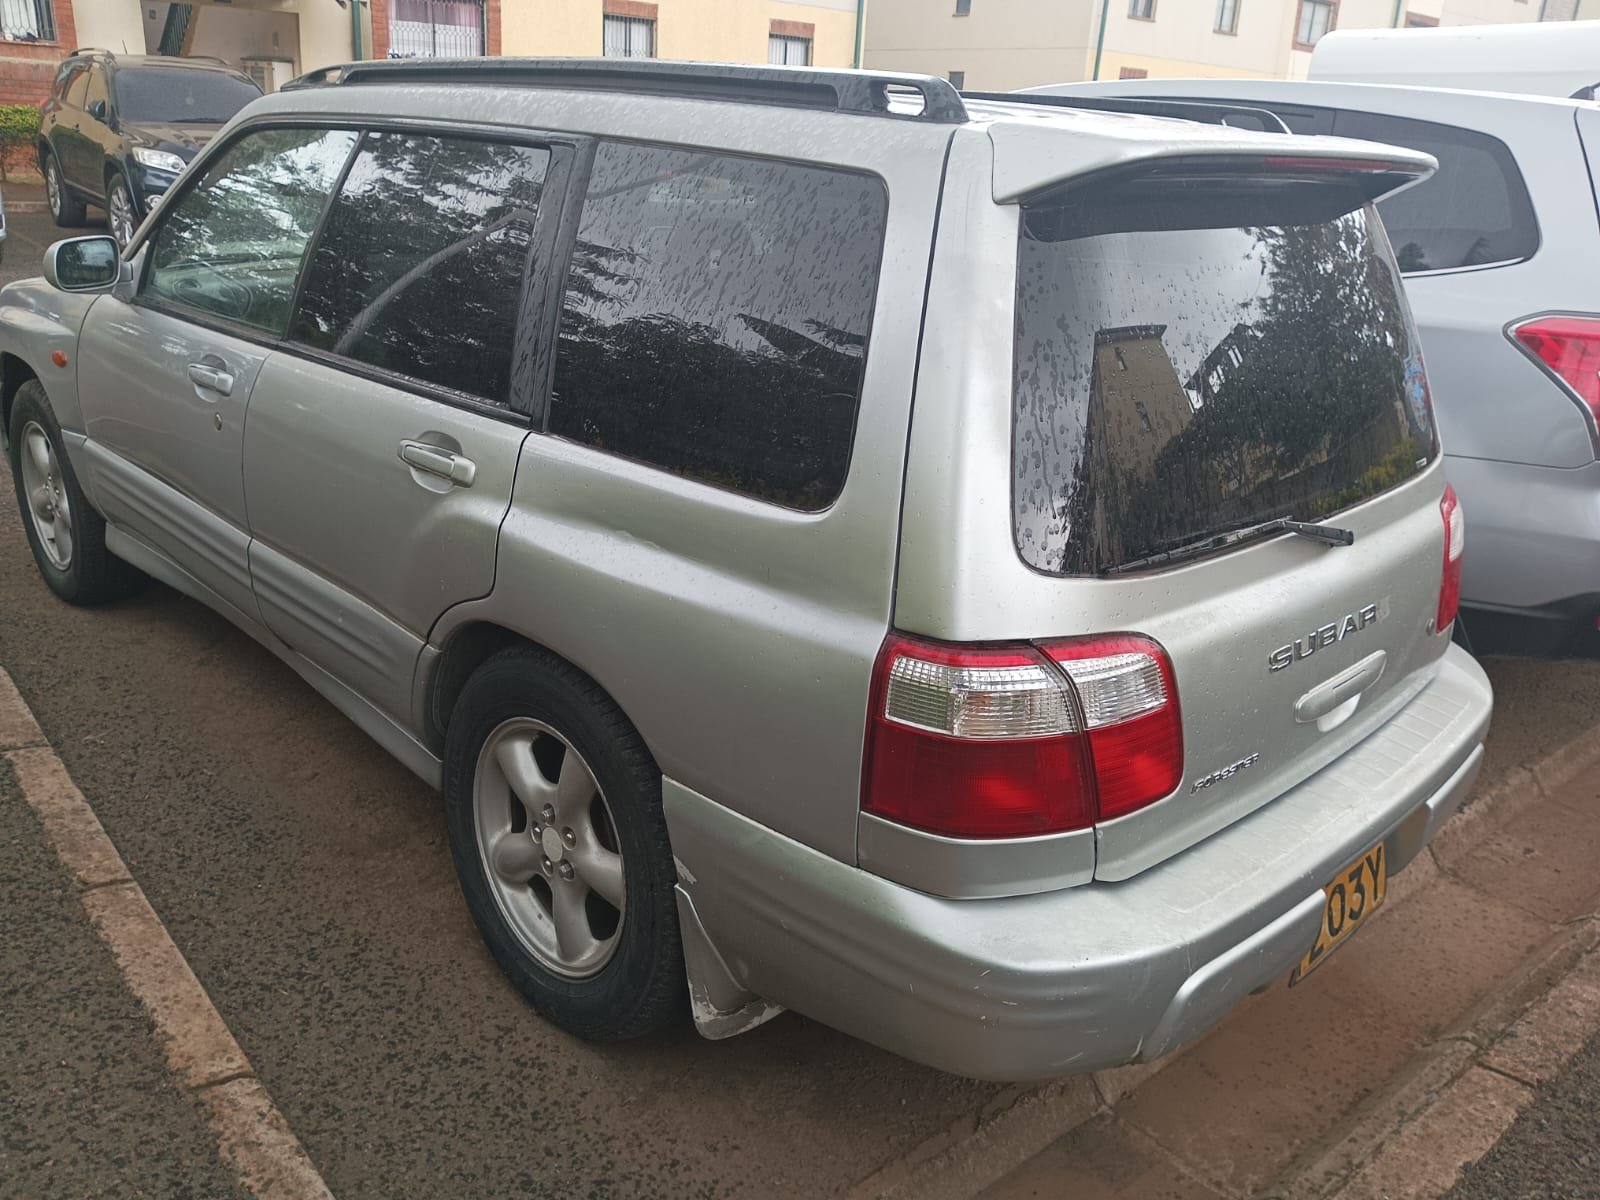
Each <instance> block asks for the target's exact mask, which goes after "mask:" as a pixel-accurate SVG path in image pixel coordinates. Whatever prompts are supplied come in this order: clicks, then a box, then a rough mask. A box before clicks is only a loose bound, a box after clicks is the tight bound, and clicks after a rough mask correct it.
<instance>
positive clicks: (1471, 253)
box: [1333, 111, 1539, 274]
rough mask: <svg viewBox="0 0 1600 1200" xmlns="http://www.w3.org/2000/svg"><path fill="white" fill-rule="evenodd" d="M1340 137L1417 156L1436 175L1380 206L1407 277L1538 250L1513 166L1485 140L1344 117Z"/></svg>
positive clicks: (1423, 125)
mask: <svg viewBox="0 0 1600 1200" xmlns="http://www.w3.org/2000/svg"><path fill="white" fill-rule="evenodd" d="M1333 131H1334V133H1335V134H1337V135H1338V136H1339V137H1348V138H1364V139H1366V140H1367V141H1373V142H1387V143H1389V144H1390V145H1394V146H1406V147H1409V148H1410V149H1412V150H1421V151H1423V152H1424V153H1426V154H1431V155H1433V156H1434V157H1435V158H1437V159H1438V160H1439V169H1438V171H1437V172H1435V173H1434V174H1433V175H1432V176H1431V177H1429V178H1427V179H1425V180H1423V181H1422V182H1421V183H1419V184H1417V185H1416V186H1415V187H1413V188H1407V189H1406V190H1405V191H1403V192H1400V193H1399V194H1398V195H1395V196H1391V197H1389V198H1388V199H1387V200H1382V201H1380V202H1379V203H1378V213H1379V215H1380V216H1382V217H1383V224H1384V228H1386V229H1387V230H1388V231H1389V240H1390V241H1391V242H1392V243H1393V244H1394V253H1395V258H1396V259H1398V260H1399V263H1400V270H1401V271H1403V272H1405V273H1406V274H1413V273H1415V272H1419V271H1448V270H1457V269H1460V268H1462V267H1485V266H1491V265H1495V264H1499V263H1511V262H1521V261H1522V260H1523V259H1526V258H1531V257H1533V252H1534V251H1535V250H1537V249H1538V248H1539V224H1538V222H1537V221H1536V220H1535V219H1534V215H1533V201H1532V200H1531V199H1529V197H1528V187H1527V184H1525V183H1523V181H1522V172H1521V171H1519V170H1517V161H1516V159H1515V158H1514V157H1512V154H1511V151H1510V150H1508V149H1507V148H1506V145H1505V143H1504V142H1502V141H1500V140H1499V139H1497V138H1492V137H1490V136H1489V135H1488V134H1484V133H1477V132H1474V131H1473V130H1470V129H1457V128H1456V127H1454V126H1452V125H1439V124H1435V123H1434V122H1432V121H1413V120H1410V119H1409V118H1406V117H1389V116H1384V115H1381V114H1379V113H1365V112H1350V111H1341V112H1340V113H1339V115H1338V117H1337V118H1336V119H1335V121H1334V123H1333Z"/></svg>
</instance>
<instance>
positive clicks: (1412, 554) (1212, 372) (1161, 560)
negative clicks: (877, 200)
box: [1012, 157, 1448, 879]
mask: <svg viewBox="0 0 1600 1200" xmlns="http://www.w3.org/2000/svg"><path fill="white" fill-rule="evenodd" d="M1369 182H1370V181H1362V185H1358V184H1357V182H1355V181H1354V180H1352V178H1351V177H1350V175H1349V174H1348V173H1345V172H1341V171H1338V170H1333V171H1330V170H1328V168H1327V164H1326V163H1321V162H1318V161H1316V160H1313V159H1302V158H1298V157H1286V158H1279V159H1276V160H1269V161H1266V162H1263V161H1259V160H1258V161H1256V162H1254V163H1237V162H1232V163H1221V162H1215V163H1208V164H1204V165H1199V166H1197V165H1196V164H1195V163H1194V162H1193V161H1192V160H1191V161H1190V162H1189V163H1186V164H1180V165H1179V166H1177V167H1176V168H1162V169H1156V170H1147V171H1144V172H1141V173H1136V174H1134V175H1132V176H1130V175H1128V174H1126V173H1123V174H1119V175H1116V176H1112V177H1108V178H1106V179H1103V180H1098V181H1090V182H1089V183H1088V184H1086V185H1078V186H1075V187H1073V188H1071V189H1070V190H1067V191H1058V192H1048V193H1045V194H1043V195H1041V196H1038V197H1035V198H1032V199H1030V200H1028V201H1025V202H1024V204H1023V218H1022V227H1021V233H1020V251H1019V259H1018V263H1019V265H1018V272H1019V274H1018V282H1017V308H1018V312H1017V323H1016V328H1017V344H1016V356H1015V380H1014V383H1015V426H1014V445H1013V463H1014V479H1013V492H1012V508H1013V514H1012V515H1013V530H1014V534H1015V538H1016V544H1017V549H1018V551H1019V552H1020V554H1021V556H1022V558H1023V560H1024V561H1025V562H1026V563H1027V564H1028V565H1029V566H1030V567H1031V568H1033V570H1034V571H1036V572H1039V573H1042V574H1044V575H1047V576H1052V577H1054V578H1055V579H1056V580H1057V581H1058V588H1059V593H1058V600H1057V602H1056V604H1055V605H1054V606H1053V607H1054V612H1053V613H1050V614H1048V615H1046V614H1041V615H1040V624H1039V627H1038V634H1037V636H1041V637H1048V636H1056V635H1061V634H1068V633H1077V632H1083V631H1084V630H1083V629H1082V626H1081V622H1082V620H1083V614H1084V612H1085V611H1086V601H1087V609H1088V610H1090V611H1092V610H1100V611H1101V612H1104V613H1106V614H1111V613H1115V614H1117V616H1116V617H1110V616H1109V615H1108V616H1107V617H1106V618H1105V619H1108V620H1117V621H1118V625H1120V626H1121V627H1122V628H1126V629H1131V630H1136V631H1138V632H1140V633H1144V634H1148V635H1150V636H1152V637H1154V638H1155V639H1157V640H1158V641H1160V642H1161V643H1162V644H1163V646H1164V647H1165V648H1166V650H1167V652H1168V654H1169V655H1170V657H1171V660H1172V664H1173V669H1174V673H1175V677H1176V684H1177V690H1178V698H1179V703H1180V706H1181V712H1182V721H1183V731H1184V758H1185V761H1184V774H1183V780H1182V782H1181V784H1180V785H1179V788H1178V789H1177V791H1176V792H1174V793H1173V794H1172V795H1170V796H1169V797H1168V798H1166V799H1164V800H1162V801H1159V802H1157V803H1156V804H1154V805H1152V806H1150V807H1148V808H1144V809H1141V810H1139V811H1137V812H1134V813H1131V814H1129V815H1127V816H1123V817H1119V818H1116V819H1113V820H1109V821H1103V822H1101V823H1100V824H1099V825H1098V826H1097V838H1098V854H1097V862H1098V866H1097V871H1096V874H1097V876H1098V877H1100V878H1107V879H1119V878H1125V877H1127V876H1129V875H1131V874H1133V873H1135V872H1137V871H1139V870H1142V869H1144V868H1146V867H1148V866H1150V865H1152V864H1154V863H1156V862H1159V861H1160V860H1161V859H1163V858H1165V857H1167V856H1168V855H1170V854H1172V853H1174V852H1176V851H1177V850H1180V849H1182V848H1184V847H1185V846H1187V845H1190V844H1192V843H1193V842H1195V841H1197V840H1199V839H1200V838H1202V837H1204V836H1206V835H1208V834H1210V833H1212V832H1214V831H1215V830H1217V829H1219V828H1221V827H1223V826H1224V825H1226V824H1228V823H1229V822H1231V821H1233V820H1235V819H1237V818H1238V817H1239V816H1241V815H1243V814H1245V813H1247V812H1250V811H1252V810H1253V809H1255V808H1258V807H1260V805H1262V804H1264V803H1266V802H1268V801H1269V800H1271V799H1272V798H1273V797H1275V796H1277V795H1279V794H1281V793H1282V792H1284V791H1286V790H1287V789H1289V788H1290V787H1292V786H1294V785H1295V784H1296V783H1299V782H1300V781H1301V780H1303V779H1305V778H1306V777H1307V776H1309V775H1310V774H1311V773H1313V772H1314V771H1316V770H1318V769H1319V768H1321V767H1322V766H1324V765H1326V764H1327V763H1328V762H1329V761H1331V760H1332V759H1333V758H1335V757H1336V756H1337V755H1339V754H1340V753H1342V752H1343V751H1344V750H1346V749H1348V748H1349V747H1350V746H1352V745H1353V744H1354V743H1355V742H1356V741H1358V740H1359V739H1360V738H1361V737H1363V736H1365V735H1366V734H1367V733H1370V732H1371V731H1372V730H1373V729H1375V728H1376V727H1377V726H1378V725H1379V724H1381V723H1382V722H1383V721H1384V720H1386V719H1388V718H1389V717H1392V716H1393V715H1394V713H1395V711H1396V710H1397V709H1398V708H1399V707H1400V706H1401V705H1402V704H1404V703H1405V701H1406V700H1407V699H1409V698H1410V697H1412V696H1414V695H1415V693H1416V692H1417V691H1418V690H1419V689H1420V688H1421V687H1422V686H1423V684H1424V683H1425V682H1426V680H1427V678H1428V677H1429V676H1430V675H1431V673H1432V670H1433V668H1434V666H1435V664H1436V662H1437V660H1438V658H1439V656H1440V655H1442V654H1443V652H1444V650H1445V648H1446V646H1447V644H1448V637H1447V636H1446V635H1444V634H1440V633H1438V632H1437V631H1436V630H1435V629H1434V628H1433V626H1434V621H1435V617H1436V614H1437V612H1438V605H1439V599H1440V583H1441V575H1442V570H1443V563H1444V542H1445V529H1444V521H1443V519H1442V514H1441V510H1440V499H1441V493H1442V492H1443V488H1444V484H1443V479H1442V477H1441V475H1440V472H1439V469H1438V467H1437V465H1436V463H1437V460H1438V455H1439V450H1438V442H1437V439H1436V437H1435V434H1434V427H1433V419H1432V413H1431V410H1430V407H1429V403H1428V398H1427V390H1426V383H1425V379H1424V375H1423V368H1422V360H1421V355H1420V350H1419V348H1418V345H1417V340H1416V333H1415V329H1414V328H1413V326H1412V322H1411V317H1410V313H1409V310H1408V309H1407V307H1406V303H1405V299H1404V294H1403V292H1402V290H1401V285H1400V278H1399V274H1398V271H1397V269H1396V267H1395V264H1394V260H1393V256H1392V254H1391V252H1390V249H1389V246H1388V243H1387V241H1386V239H1385V238H1384V235H1383V232H1382V228H1381V225H1380V224H1379V222H1378V220H1377V218H1376V215H1375V214H1374V212H1373V210H1372V207H1371V203H1370V200H1369V196H1370V194H1371V193H1370V190H1368V189H1367V188H1366V187H1365V186H1364V185H1366V184H1368V183H1369ZM1286 518H1287V519H1292V520H1294V521H1296V522H1300V523H1304V524H1307V525H1313V526H1318V527H1319V528H1318V529H1313V530H1309V531H1306V532H1309V533H1313V534H1317V535H1319V536H1315V537H1308V536H1302V535H1297V534H1294V533H1285V532H1283V531H1282V529H1281V528H1278V527H1275V526H1274V525H1273V524H1272V523H1273V522H1277V521H1281V520H1282V519H1286ZM1346 543H1348V544H1346ZM1115 627H1116V626H1113V628H1115ZM1103 628H1105V626H1103V625H1101V626H1098V627H1091V629H1090V630H1089V631H1090V632H1098V631H1099V629H1103Z"/></svg>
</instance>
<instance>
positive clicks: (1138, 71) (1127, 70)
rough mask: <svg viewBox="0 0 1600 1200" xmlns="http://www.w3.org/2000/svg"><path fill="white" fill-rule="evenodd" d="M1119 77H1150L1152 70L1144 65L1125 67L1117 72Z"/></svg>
mask: <svg viewBox="0 0 1600 1200" xmlns="http://www.w3.org/2000/svg"><path fill="white" fill-rule="evenodd" d="M1117 78H1118V79H1149V78H1150V72H1149V71H1147V70H1145V69H1144V68H1143V67H1123V68H1122V69H1121V70H1120V71H1118V72H1117Z"/></svg>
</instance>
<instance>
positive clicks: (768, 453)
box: [550, 143, 887, 510]
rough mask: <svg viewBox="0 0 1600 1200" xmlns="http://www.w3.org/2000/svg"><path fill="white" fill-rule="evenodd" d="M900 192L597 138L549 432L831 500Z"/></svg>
mask: <svg viewBox="0 0 1600 1200" xmlns="http://www.w3.org/2000/svg"><path fill="white" fill-rule="evenodd" d="M886 208H887V203H886V197H885V194H884V189H883V186H882V184H881V183H879V182H878V181H876V180H874V179H870V178H868V177H866V176H861V175H855V174H847V173H844V172H840V171H829V170H823V169H819V168H815V167H802V166H795V165H791V164H786V163H778V162H768V161H762V160H757V159H746V158H735V157H731V156H724V155H711V154H695V153H692V152H685V151H678V150H669V149H664V148H660V147H652V146H634V145H626V144H621V143H607V144H603V145H602V146H600V147H599V150H598V152H597V155H596V159H595V165H594V171H593V173H592V176H591V179H590V183H589V190H588V195H587V197H586V199H585V202H584V210H583V217H582V220H581V223H580V226H579V231H578V242H577V247H576V250H575V252H574V255H573V263H572V270H571V272H570V274H569V277H568V280H567V292H566V301H565V306H564V308H563V310H562V320H561V334H560V341H559V345H558V350H557V359H556V380H555V390H554V394H553V396H552V400H551V412H550V429H551V432H553V433H557V434H560V435H562V436H564V437H569V438H572V439H574V440H576V441H582V442H586V443H588V444H589V445H592V446H596V447H598V448H600V449H603V450H607V451H609V452H611V453H614V454H619V455H623V456H625V457H628V458H633V459H637V460H640V461H643V462H647V463H651V464H653V465H655V466H659V467H664V468H666V469H667V470H670V471H674V472H677V473H679V474H682V475H686V476H690V477H692V478H695V479H699V480H702V481H704V482H707V483H712V484H716V485H718V486H721V487H726V488H730V489H733V490H736V491H741V492H745V493H748V494H750V495H754V496H758V497H760V498H762V499H766V500H771V501H774V502H776V503H780V504H784V505H787V506H789V507H793V508H800V509H810V510H814V509H819V508H823V507H826V506H827V505H828V504H829V503H831V502H832V501H833V499H834V498H835V497H836V496H837V495H838V493H839V490H840V489H841V488H842V486H843V484H844V474H845V468H846V465H847V463H848V461H849V457H850V443H851V438H852V435H853V432H854V427H855V417H856V406H857V396H858V392H859V390H860V381H861V372H862V369H863V364H864V359H865V353H866V343H867V333H868V329H869V326H870V323H871V317H872V303H873V298H874V294H875V290H876V283H877V268H878V260H879V258H880V256H881V254H882V247H883V232H884V220H885V213H886Z"/></svg>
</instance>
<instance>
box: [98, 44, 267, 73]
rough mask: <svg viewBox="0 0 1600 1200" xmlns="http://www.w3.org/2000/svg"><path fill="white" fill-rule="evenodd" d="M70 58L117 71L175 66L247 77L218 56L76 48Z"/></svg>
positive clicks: (182, 68) (181, 68) (183, 68)
mask: <svg viewBox="0 0 1600 1200" xmlns="http://www.w3.org/2000/svg"><path fill="white" fill-rule="evenodd" d="M72 58H81V59H87V60H88V61H91V62H104V63H105V64H106V65H107V66H108V67H111V68H113V69H115V70H119V71H125V70H128V69H129V68H138V67H163V68H168V67H176V68H179V69H180V70H186V71H188V70H193V71H210V72H213V73H214V74H222V75H237V76H239V77H241V78H248V76H245V75H244V73H243V72H241V71H240V70H239V68H238V67H235V66H231V65H230V64H228V63H225V62H223V61H222V60H221V59H220V58H187V57H180V56H179V55H176V54H117V53H114V52H113V51H110V50H96V49H85V50H77V51H75V52H74V53H73V55H72V57H71V58H69V59H68V60H67V61H69V62H70V61H72Z"/></svg>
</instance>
